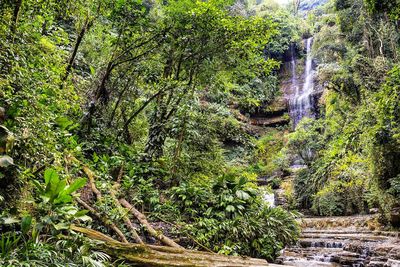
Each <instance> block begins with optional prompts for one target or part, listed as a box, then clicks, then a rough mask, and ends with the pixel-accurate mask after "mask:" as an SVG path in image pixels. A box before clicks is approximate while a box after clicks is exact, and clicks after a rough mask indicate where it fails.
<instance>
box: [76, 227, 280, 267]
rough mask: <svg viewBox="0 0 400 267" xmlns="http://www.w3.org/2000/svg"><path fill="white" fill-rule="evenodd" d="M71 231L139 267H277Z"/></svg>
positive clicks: (79, 230)
mask: <svg viewBox="0 0 400 267" xmlns="http://www.w3.org/2000/svg"><path fill="white" fill-rule="evenodd" d="M71 230H73V231H76V232H80V233H83V234H84V235H86V236H88V237H89V238H92V239H96V240H100V241H104V242H105V243H104V244H102V245H99V246H100V247H99V249H101V250H103V251H104V252H106V253H108V254H110V255H112V256H114V257H116V258H119V259H122V260H124V261H126V262H130V263H133V264H135V265H136V266H147V267H161V266H162V267H164V266H171V267H173V266H186V267H209V266H215V267H223V266H224V267H228V266H231V267H232V266H235V267H245V266H247V267H250V266H252V267H265V266H270V267H273V266H278V265H275V264H268V262H267V261H266V260H262V259H255V258H247V257H235V256H225V255H220V254H216V253H210V252H202V251H195V250H186V249H183V248H174V247H162V246H153V245H143V244H126V243H121V242H118V241H115V240H113V239H112V238H111V237H109V236H107V235H104V234H102V233H100V232H98V231H95V230H92V229H87V228H81V227H77V226H74V225H72V226H71Z"/></svg>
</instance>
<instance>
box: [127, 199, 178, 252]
mask: <svg viewBox="0 0 400 267" xmlns="http://www.w3.org/2000/svg"><path fill="white" fill-rule="evenodd" d="M119 202H120V203H121V204H122V206H124V207H125V208H127V209H129V212H131V213H132V214H133V215H134V216H135V217H136V218H137V219H138V221H139V222H140V223H141V224H142V225H143V226H144V227H145V228H146V230H147V232H149V234H150V235H152V236H153V237H155V238H157V239H158V240H160V241H161V242H162V243H163V244H164V245H167V246H170V247H174V248H182V247H181V246H180V245H178V244H177V243H176V242H174V241H173V240H172V239H170V238H168V237H166V236H165V235H163V234H162V233H159V232H157V231H156V230H155V229H154V228H153V227H152V226H151V225H150V223H149V222H148V221H147V219H146V216H144V215H143V213H141V212H140V211H138V210H137V209H135V207H133V206H132V205H131V204H129V202H128V201H126V200H125V199H120V200H119Z"/></svg>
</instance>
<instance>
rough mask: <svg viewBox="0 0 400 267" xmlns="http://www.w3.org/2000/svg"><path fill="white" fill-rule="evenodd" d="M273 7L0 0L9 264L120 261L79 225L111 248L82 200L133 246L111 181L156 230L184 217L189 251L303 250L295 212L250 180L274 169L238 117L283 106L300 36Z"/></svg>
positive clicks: (3, 223)
mask: <svg viewBox="0 0 400 267" xmlns="http://www.w3.org/2000/svg"><path fill="white" fill-rule="evenodd" d="M239 2H240V1H239ZM269 8H272V7H268V6H267V7H264V9H263V10H264V11H265V10H271V11H272V12H264V13H262V16H261V15H257V16H256V15H255V13H256V12H254V10H253V9H252V7H251V6H247V7H246V6H245V5H244V6H240V5H239V6H237V3H236V2H234V1H220V0H210V1H195V0H183V1H182V0H179V1H178V0H176V1H168V2H166V1H145V0H143V1H141V0H118V1H102V0H99V1H97V0H91V1H52V0H51V1H36V0H35V1H33V0H17V1H1V4H0V52H1V53H0V123H1V128H0V185H1V186H0V207H1V209H2V210H1V214H0V216H1V217H0V234H1V239H0V248H1V251H0V253H1V259H0V265H5V266H27V264H29V266H108V265H115V266H124V265H123V264H122V263H119V262H113V260H112V259H110V257H109V256H107V255H105V254H103V253H102V252H97V251H96V249H95V247H96V243H95V242H93V241H90V240H88V239H86V238H84V237H82V236H80V235H79V234H77V233H74V232H73V231H71V230H69V229H70V228H69V227H70V225H71V223H74V224H80V225H82V226H87V227H91V228H93V229H97V230H99V231H101V232H103V233H106V234H109V235H111V236H113V237H116V236H115V235H114V234H115V233H113V232H112V231H110V230H109V229H108V228H107V227H105V225H104V223H103V222H102V221H101V220H99V218H96V216H92V215H94V214H92V212H91V213H87V211H86V210H82V209H81V208H82V207H81V206H78V204H77V203H76V202H75V200H76V199H77V197H79V196H80V198H81V199H83V200H84V201H86V202H87V203H89V204H90V205H91V206H92V207H93V208H94V209H95V210H97V211H98V212H99V214H101V216H104V217H107V218H109V219H110V220H112V221H113V222H115V224H116V225H117V226H118V227H119V228H120V229H122V231H123V233H124V234H125V235H126V236H127V238H128V239H129V240H130V241H133V240H134V239H133V237H132V236H130V232H129V230H128V229H127V228H126V226H125V225H124V221H123V218H122V216H121V213H120V209H119V208H118V207H116V205H115V203H114V201H113V199H112V197H111V196H110V195H109V192H110V191H111V190H113V188H115V186H116V185H118V186H119V190H118V192H117V193H116V194H117V196H121V197H124V198H126V199H127V200H128V201H129V202H130V203H132V204H133V205H134V206H135V207H137V208H138V209H140V210H141V211H142V212H145V213H146V214H147V215H148V217H149V219H150V220H151V221H154V222H160V221H167V222H174V223H173V226H172V227H170V228H171V229H169V232H168V234H171V235H174V236H175V237H177V238H178V239H184V237H186V236H189V237H190V238H191V239H193V240H192V241H189V242H186V243H185V244H184V245H185V246H186V247H191V248H196V249H208V250H212V251H215V252H220V253H225V254H239V255H250V256H255V257H262V258H266V259H273V258H274V257H276V255H277V253H278V251H279V250H280V249H282V248H283V247H284V246H285V245H286V244H289V243H291V242H293V241H294V240H295V239H296V237H297V236H298V226H297V223H296V222H295V217H296V216H295V214H292V213H290V212H288V211H285V210H283V209H281V208H271V207H269V206H268V205H267V204H266V203H264V201H263V190H261V189H260V188H258V187H257V185H256V182H255V180H256V177H257V175H261V174H265V173H270V172H271V170H272V169H273V168H274V167H273V166H275V165H273V166H272V165H271V164H270V163H269V158H270V156H271V152H268V153H269V154H268V156H267V158H268V159H265V158H264V155H265V154H266V152H265V148H268V149H269V147H271V142H272V141H273V140H271V139H270V137H268V138H266V139H264V142H263V141H260V143H258V144H256V143H257V142H256V141H255V139H254V138H253V137H251V136H250V135H249V133H248V132H246V130H245V127H244V125H243V123H242V122H240V121H238V119H236V118H235V116H234V114H235V112H236V111H235V110H233V108H238V109H240V110H241V111H242V112H243V113H251V112H254V111H255V110H257V109H260V108H263V107H265V106H267V105H268V104H269V103H270V102H271V101H273V100H274V98H275V97H276V96H277V95H279V90H278V89H279V88H278V69H279V60H280V59H281V58H282V57H283V53H284V52H285V51H286V50H287V48H288V47H289V44H290V42H291V41H293V40H299V38H300V37H299V34H298V28H297V27H296V25H295V23H294V21H295V20H294V18H293V17H292V16H291V15H290V14H289V13H288V12H287V11H284V10H281V9H280V8H278V7H277V6H276V5H275V6H273V8H272V9H269ZM242 13H243V14H242ZM272 144H273V142H272ZM282 145H283V144H282V143H281V142H280V143H279V146H282ZM274 151H278V149H276V150H274ZM85 168H88V169H91V170H92V171H93V172H94V177H95V179H94V180H95V182H94V183H95V185H96V187H97V188H98V189H99V190H100V191H101V192H102V193H103V198H102V199H97V200H96V199H95V198H94V196H93V192H91V187H90V186H89V185H87V184H86V179H85V178H82V177H85V176H88V173H87V172H86V173H85V172H84V171H83V170H85ZM89 176H90V175H89ZM89 178H92V177H89ZM123 214H126V211H124V212H123ZM89 216H92V217H93V218H91V217H89ZM164 228H166V227H164ZM160 230H162V229H160ZM141 235H142V236H144V238H146V241H148V240H149V242H154V240H152V239H151V237H149V236H147V235H146V234H145V233H144V232H143V231H141ZM116 238H117V237H116ZM147 239H148V240H147ZM182 242H183V241H182ZM183 243H184V242H183ZM28 262H29V263H28ZM126 264H128V263H126Z"/></svg>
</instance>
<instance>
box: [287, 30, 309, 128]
mask: <svg viewBox="0 0 400 267" xmlns="http://www.w3.org/2000/svg"><path fill="white" fill-rule="evenodd" d="M312 41H313V38H312V37H310V38H308V39H307V40H306V48H307V60H306V66H305V70H304V84H303V88H302V90H301V91H300V90H299V84H298V82H297V75H296V60H295V55H294V51H292V62H291V65H292V91H294V95H293V98H292V99H290V114H291V117H292V120H293V124H294V126H296V125H297V124H298V123H299V121H300V120H301V119H302V118H303V117H313V112H312V109H313V105H314V103H313V97H312V93H313V91H314V69H313V58H312V56H311V45H312ZM292 49H293V48H292Z"/></svg>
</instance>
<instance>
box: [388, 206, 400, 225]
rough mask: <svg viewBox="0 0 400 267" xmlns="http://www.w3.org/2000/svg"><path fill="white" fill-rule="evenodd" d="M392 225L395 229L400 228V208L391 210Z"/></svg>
mask: <svg viewBox="0 0 400 267" xmlns="http://www.w3.org/2000/svg"><path fill="white" fill-rule="evenodd" d="M390 224H391V225H393V226H394V227H400V207H397V208H394V209H392V210H391V212H390Z"/></svg>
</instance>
